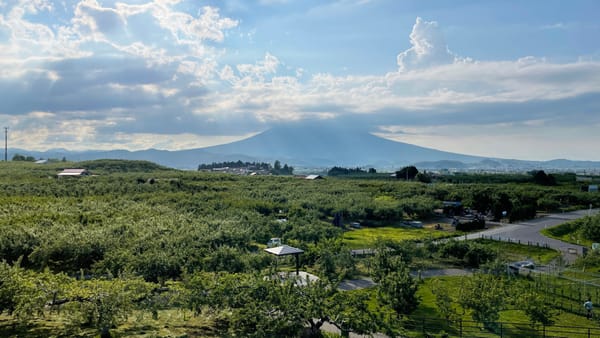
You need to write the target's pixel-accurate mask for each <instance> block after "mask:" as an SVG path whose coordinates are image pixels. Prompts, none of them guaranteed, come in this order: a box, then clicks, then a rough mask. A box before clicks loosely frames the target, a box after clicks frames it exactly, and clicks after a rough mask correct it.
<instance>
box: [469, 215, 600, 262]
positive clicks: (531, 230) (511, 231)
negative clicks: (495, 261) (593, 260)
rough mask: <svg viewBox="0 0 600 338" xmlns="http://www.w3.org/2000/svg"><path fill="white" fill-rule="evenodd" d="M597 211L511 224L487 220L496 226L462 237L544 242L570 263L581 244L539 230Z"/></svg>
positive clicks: (578, 251) (542, 243)
mask: <svg viewBox="0 0 600 338" xmlns="http://www.w3.org/2000/svg"><path fill="white" fill-rule="evenodd" d="M599 212H600V209H592V210H578V211H573V212H566V213H560V214H549V215H547V216H544V217H540V218H536V219H532V220H528V221H525V222H521V223H513V224H506V223H493V222H488V223H489V224H494V225H498V226H494V227H493V228H491V229H488V230H484V231H480V232H477V233H472V234H468V235H466V236H465V237H462V238H463V239H477V238H481V237H482V236H484V237H492V238H494V239H499V240H503V241H508V240H510V241H512V242H517V241H519V240H520V241H521V243H525V244H527V243H528V242H531V243H534V245H535V244H536V243H539V244H540V245H545V244H546V245H548V247H550V248H552V249H556V250H560V251H561V252H562V253H563V257H564V258H565V261H566V262H568V263H572V262H573V261H575V259H576V258H577V256H578V255H581V254H582V253H583V247H582V246H581V245H577V244H571V243H566V242H563V241H559V240H557V239H553V238H548V237H546V236H544V235H542V234H541V233H540V231H541V230H542V229H544V228H550V227H553V226H557V225H560V224H562V223H566V222H569V221H573V220H576V219H578V218H582V217H585V216H588V215H595V214H598V213H599Z"/></svg>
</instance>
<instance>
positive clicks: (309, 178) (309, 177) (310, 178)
mask: <svg viewBox="0 0 600 338" xmlns="http://www.w3.org/2000/svg"><path fill="white" fill-rule="evenodd" d="M305 178H306V179H307V180H318V179H322V178H323V176H321V175H308V176H306V177H305Z"/></svg>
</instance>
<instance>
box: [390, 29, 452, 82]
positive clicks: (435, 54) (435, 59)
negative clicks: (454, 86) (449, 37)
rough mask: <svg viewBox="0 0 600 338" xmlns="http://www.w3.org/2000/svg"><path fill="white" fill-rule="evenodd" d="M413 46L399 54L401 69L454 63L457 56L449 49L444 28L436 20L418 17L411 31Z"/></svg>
mask: <svg viewBox="0 0 600 338" xmlns="http://www.w3.org/2000/svg"><path fill="white" fill-rule="evenodd" d="M410 44H411V45H412V47H410V48H409V49H407V50H405V51H404V52H402V53H400V54H398V57H397V61H398V67H399V69H400V71H408V70H412V69H418V68H427V67H430V66H437V65H444V64H450V63H453V62H454V61H455V60H456V59H457V57H456V56H455V55H454V54H453V53H452V52H451V51H450V50H449V49H448V46H447V45H446V39H445V38H444V34H443V32H442V30H441V29H440V28H439V27H438V24H437V22H435V21H425V20H423V19H421V18H420V17H417V21H416V22H415V24H414V26H413V28H412V32H411V33H410Z"/></svg>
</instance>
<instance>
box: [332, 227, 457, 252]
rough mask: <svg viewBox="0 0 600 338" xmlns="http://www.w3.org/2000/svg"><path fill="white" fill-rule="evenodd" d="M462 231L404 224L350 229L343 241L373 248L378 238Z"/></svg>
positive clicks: (399, 238)
mask: <svg viewBox="0 0 600 338" xmlns="http://www.w3.org/2000/svg"><path fill="white" fill-rule="evenodd" d="M458 234H460V233H458V232H454V231H450V230H447V229H445V230H435V229H433V228H432V227H431V226H427V225H426V226H425V227H424V228H409V227H402V226H384V227H376V228H375V227H373V228H362V229H355V230H349V231H347V232H345V233H344V236H343V241H344V243H345V244H346V245H348V247H350V248H351V249H365V248H372V247H373V246H374V245H375V242H376V241H377V239H387V240H392V241H406V240H425V239H438V238H445V237H453V236H456V235H458Z"/></svg>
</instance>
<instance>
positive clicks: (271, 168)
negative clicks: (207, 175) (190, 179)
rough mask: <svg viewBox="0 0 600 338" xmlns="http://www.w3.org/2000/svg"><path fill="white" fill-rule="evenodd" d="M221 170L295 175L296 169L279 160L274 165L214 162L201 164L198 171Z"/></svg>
mask: <svg viewBox="0 0 600 338" xmlns="http://www.w3.org/2000/svg"><path fill="white" fill-rule="evenodd" d="M220 168H236V169H247V170H256V171H263V172H269V173H271V174H273V175H293V174H294V168H293V167H292V166H289V165H287V163H286V164H284V165H283V166H282V165H281V162H280V161H279V160H276V161H275V162H274V163H273V165H271V164H269V163H265V162H242V161H241V160H238V161H229V162H213V163H211V164H204V163H202V164H200V165H198V170H212V169H220Z"/></svg>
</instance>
